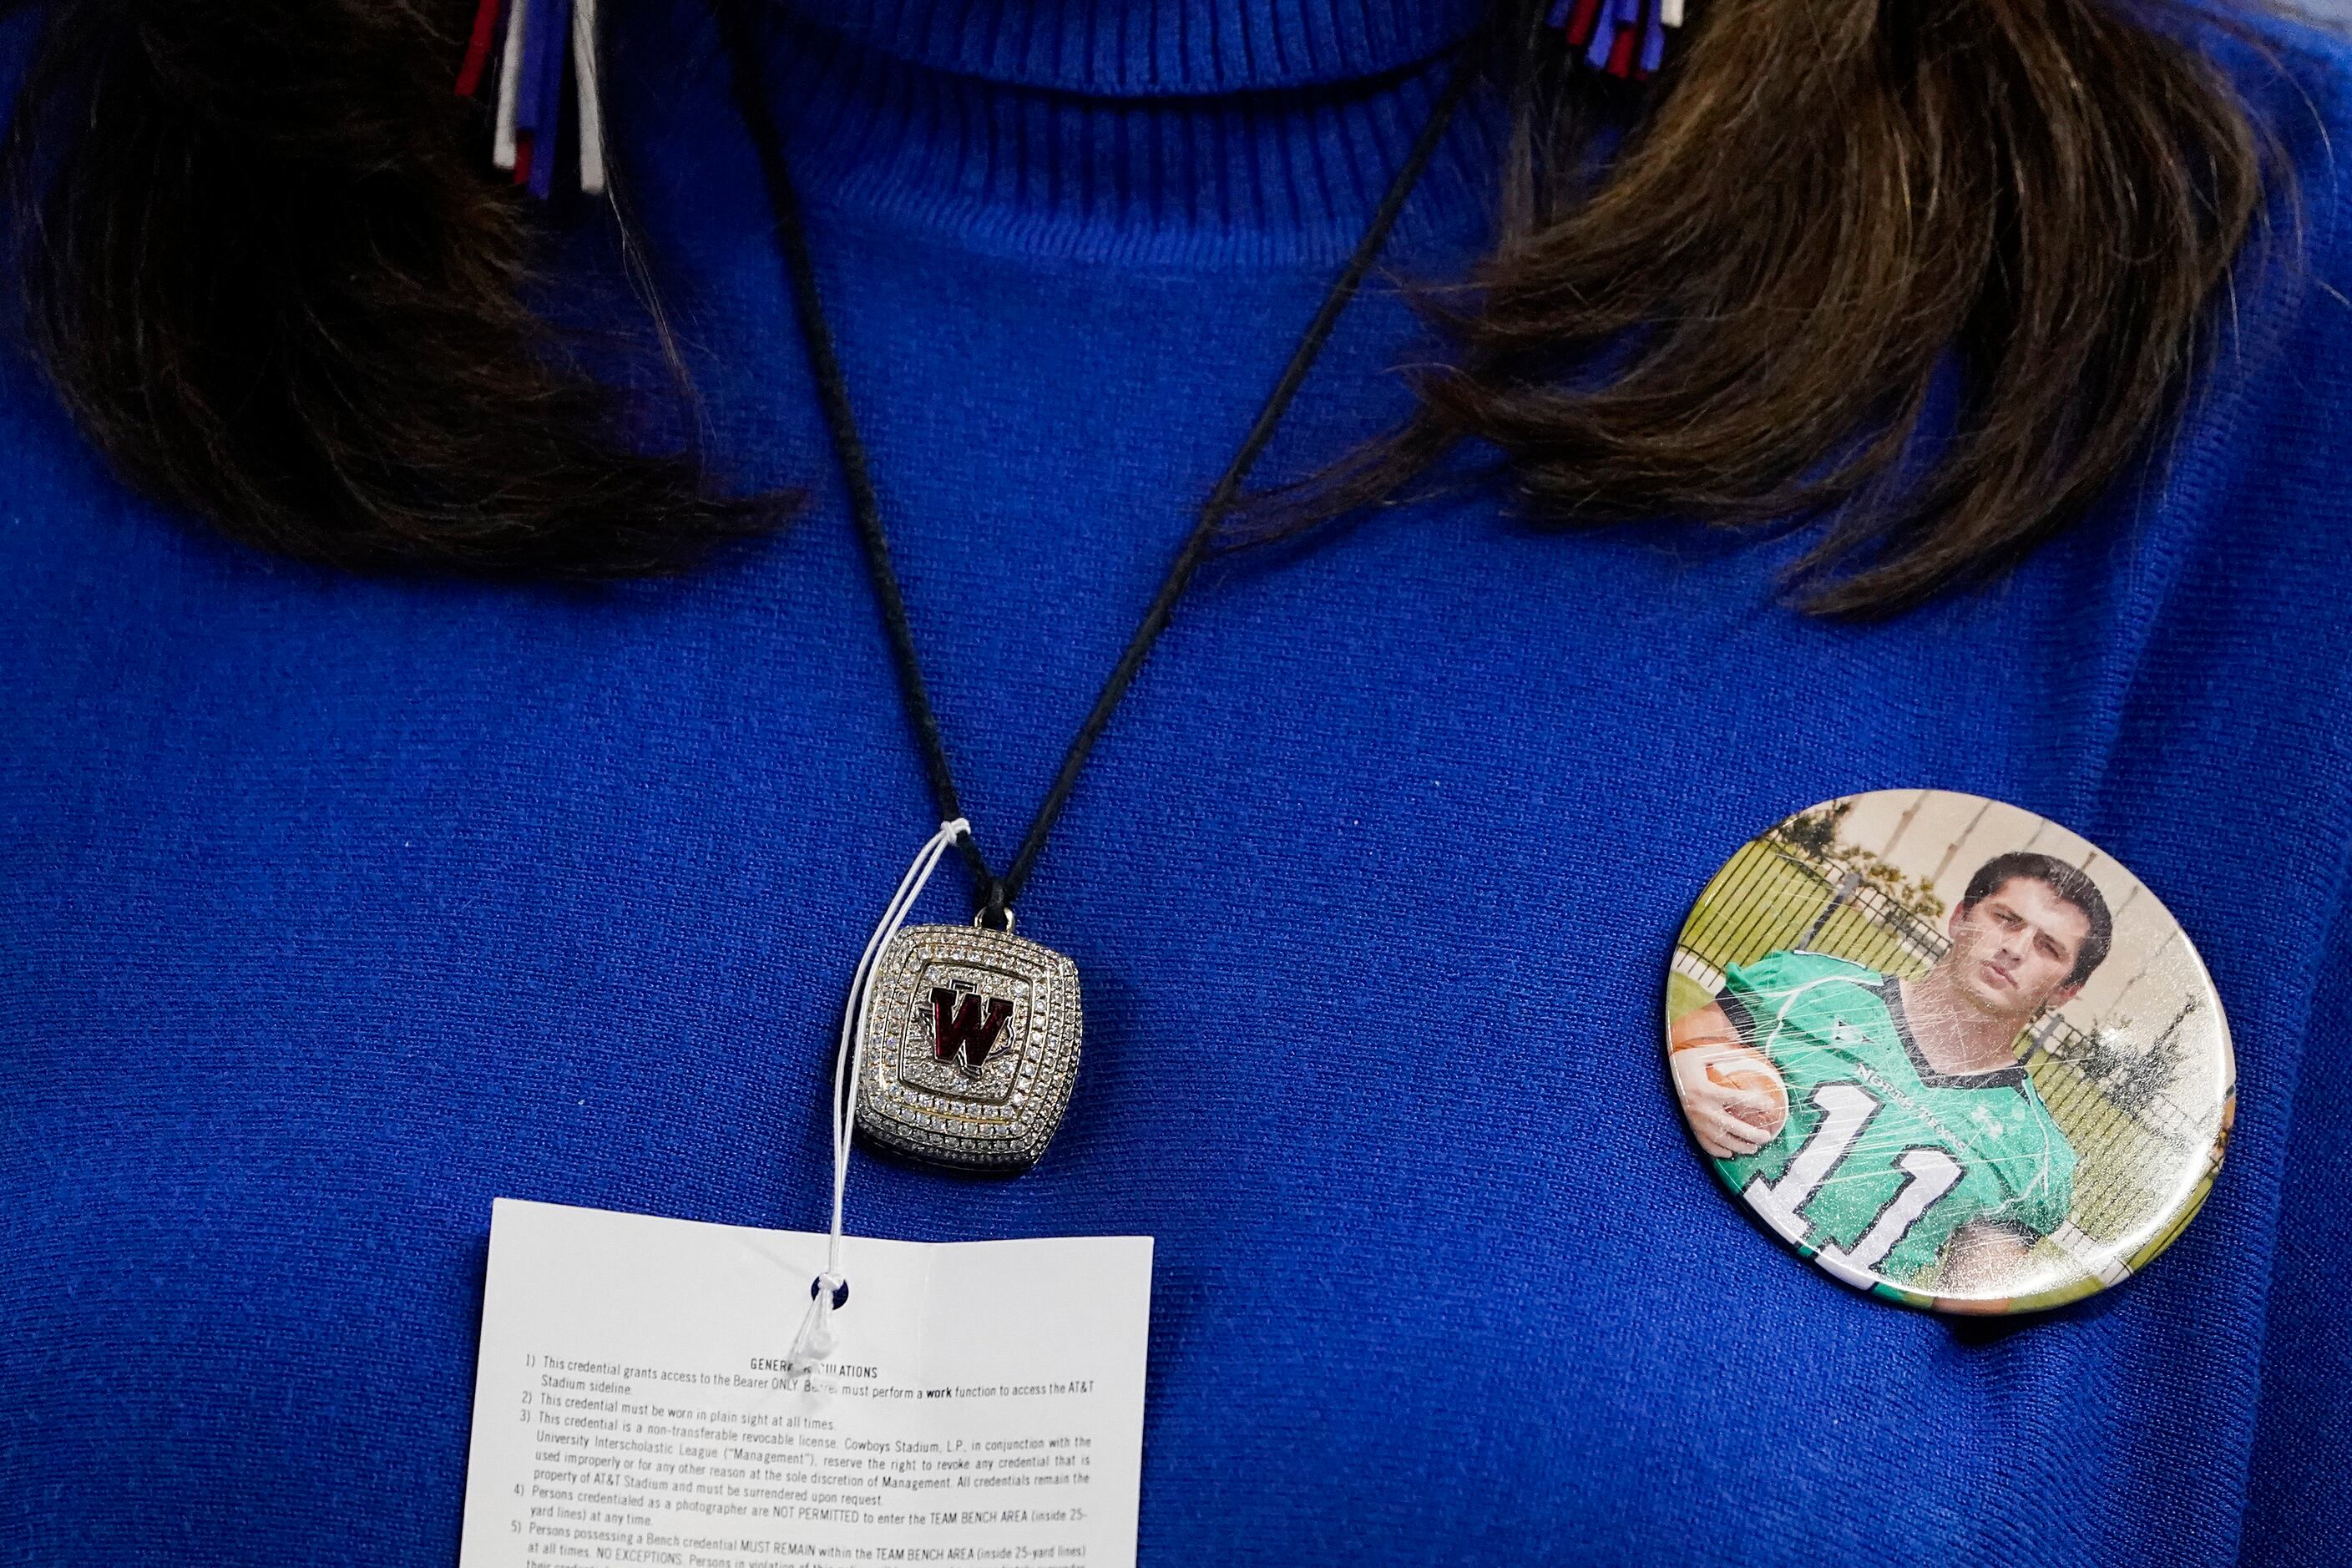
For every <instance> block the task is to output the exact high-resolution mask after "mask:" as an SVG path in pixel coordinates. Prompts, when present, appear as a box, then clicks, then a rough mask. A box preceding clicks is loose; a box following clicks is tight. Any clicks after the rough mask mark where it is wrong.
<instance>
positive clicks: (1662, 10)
mask: <svg viewBox="0 0 2352 1568" xmlns="http://www.w3.org/2000/svg"><path fill="white" fill-rule="evenodd" d="M1682 25H1683V0H1658V26H1661V27H1679V26H1682Z"/></svg>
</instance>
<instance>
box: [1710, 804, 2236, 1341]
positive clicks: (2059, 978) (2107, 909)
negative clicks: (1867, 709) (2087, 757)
mask: <svg viewBox="0 0 2352 1568" xmlns="http://www.w3.org/2000/svg"><path fill="white" fill-rule="evenodd" d="M1666 1047H1667V1048H1666V1064H1667V1071H1668V1076H1669V1079H1670V1082H1671V1084H1672V1086H1673V1089H1674V1092H1675V1098H1676V1100H1678V1101H1679V1103H1680V1104H1681V1107H1682V1110H1683V1115H1684V1118H1685V1121H1687V1123H1688V1124H1689V1128H1690V1132H1691V1137H1692V1140H1693V1142H1695V1143H1696V1145H1697V1146H1698V1149H1699V1151H1700V1152H1701V1154H1702V1156H1703V1157H1704V1158H1705V1159H1706V1161H1707V1163H1709V1164H1710V1165H1712V1166H1713V1168H1714V1170H1715V1173H1716V1174H1717V1176H1718V1177H1720V1178H1721V1180H1722V1182H1723V1184H1724V1185H1725V1186H1727V1188H1729V1189H1730V1191H1731V1192H1732V1193H1733V1194H1735V1195H1736V1196H1737V1197H1738V1199H1739V1201H1740V1202H1742V1203H1744V1204H1745V1205H1747V1206H1748V1209H1749V1210H1750V1211H1752V1213H1753V1215H1755V1217H1756V1218H1757V1219H1758V1220H1759V1222H1760V1223H1761V1225H1762V1226H1763V1228H1764V1229H1766V1230H1768V1231H1769V1232H1771V1233H1773V1234H1774V1235H1777V1236H1778V1237H1780V1238H1781V1239H1782V1240H1784V1241H1785V1242H1787V1243H1788V1244H1789V1245H1790V1247H1794V1248H1795V1249H1796V1251H1797V1252H1799V1253H1800V1254H1801V1255H1802V1256H1804V1257H1806V1258H1811V1260H1812V1261H1813V1262H1814V1263H1816V1264H1817V1265H1819V1266H1820V1267H1821V1268H1822V1269H1824V1270H1826V1271H1827V1272H1828V1273H1830V1274H1831V1275H1832V1276H1834V1277H1835V1278H1837V1279H1841V1280H1843V1281H1844V1282H1845V1283H1846V1284H1848V1285H1851V1286H1853V1287H1854V1288H1856V1289H1862V1290H1866V1291H1869V1292H1871V1293H1873V1294H1874V1295H1877V1296H1881V1297H1884V1298H1886V1299H1888V1300H1895V1301H1899V1302H1902V1303H1904V1304H1906V1305H1909V1306H1915V1307H1929V1308H1934V1309H1937V1310H1942V1311H1952V1312H2021V1311H2032V1310H2041V1309H2043V1308H2048V1307H2054V1306H2057V1305H2060V1304H2062V1303H2063V1302H2066V1301H2071V1300H2075V1299H2076V1298H2078V1297H2082V1296H2085V1295H2088V1294H2090V1293H2091V1292H2092V1291H2095V1290H2098V1289H2104V1288H2105V1287H2107V1286H2111V1285H2116V1284H2120V1283H2121V1282H2122V1281H2124V1280H2125V1279H2128V1278H2129V1277H2130V1276H2132V1275H2134V1274H2136V1273H2137V1272H2138V1271H2139V1270H2140V1269H2141V1268H2145V1267H2146V1266H2147V1263H2148V1261H2149V1260H2150V1259H2151V1258H2154V1257H2155V1256H2156V1255H2157V1254H2158V1253H2159V1252H2161V1251H2162V1250H2163V1249H2164V1247H2166V1246H2168V1244H2169V1243H2170V1242H2171V1240H2172V1239H2173V1237H2176V1236H2177V1235H2179V1232H2180V1229H2181V1227H2182V1226H2184V1225H2185V1224H2186V1223H2187V1222H2188V1220H2189V1218H2190V1216H2192V1215H2194V1214H2195V1213H2196V1212H2197V1208H2198V1205H2200V1204H2201V1203H2202V1202H2203V1201H2204V1198H2205V1194H2206V1193H2207V1191H2208V1190H2209V1189H2210V1186H2211V1185H2212V1183H2213V1179H2214V1176H2215V1174H2216V1173H2218V1172H2219V1170H2220V1169H2221V1155H2222V1151H2223V1149H2224V1147H2225V1146H2226V1144H2227V1142H2228V1140H2229V1131H2230V1121H2231V1113H2232V1110H2233V1109H2234V1106H2235V1068H2234V1066H2233V1063H2232V1058H2231V1048H2230V1028H2229V1023H2228V1020H2227V1018H2226V1017H2225V1016H2224V1015H2223V1012H2222V1008H2221V998H2220V997H2219V996H2218V995H2216V994H2215V993H2214V989H2213V984H2212V980H2211V978H2210V976H2209V975H2208V974H2207V973H2206V970H2205V965H2204V963H2203V962H2202V961H2201V960H2200V958H2199V957H2198V954H2197V950H2196V947H2195V945H2194V944H2193V943H2192V942H2190V940H2189V936H2188V933H2186V932H2185V931H2182V930H2181V928H2180V925H2179V922H2178V921H2175V920H2174V918H2173V916H2172V913H2171V911H2170V910H2168V909H2166V908H2165V906H2164V903H2163V901H2162V900H2159V899H2158V897H2157V895H2156V894H2155V892H2154V891H2153V890H2151V889H2149V888H2148V887H2147V885H2145V884H2144V883H2142V882H2141V881H2140V880H2139V879H2137V877H2135V876H2134V875H2133V874H2132V873H2131V872H2130V871H2129V870H2128V869H2126V868H2125V867H2124V866H2123V865H2121V864H2120V863H2119V862H2117V861H2116V859H2115V858H2113V857H2111V856H2109V855H2106V854H2105V853H2104V852H2102V851H2101V850H2100V849H2099V848H2098V847H2096V846H2095V845H2093V844H2091V843H2090V842H2089V841H2088V840H2086V839H2084V838H2083V837H2080V836H2079V835H2076V834H2074V833H2072V832H2070V831H2068V830H2067V829H2065V828H2064V827H2062V826H2059V825H2058V824H2056V823H2054V822H2052V821H2050V820H2048V819H2047V818H2044V817H2041V816H2035V815H2034V814H2032V812H2028V811H2024V810H2022V809H2021V808H2019V807H2016V806H2013V805H2003V804H2001V803H2000V802H1998V801H1990V800H1986V799H1983V798H1981V797H1979V796H1977V795H1960V794H1957V793H1954V792H1951V791H1946V790H1918V789H1913V790H1880V791H1874V792H1872V793H1869V794H1865V795H1849V796H1845V797H1843V798H1841V799H1838V800H1832V801H1826V802H1823V803H1822V804H1821V805H1816V806H1812V807H1811V808H1809V809H1807V810H1805V811H1801V812H1798V813H1797V814H1795V815H1794V816H1790V817H1788V818H1786V819H1785V820H1783V821H1781V822H1780V823H1777V824H1775V825H1774V826H1771V827H1769V828H1768V829H1766V830H1765V831H1764V832H1763V833H1761V834H1759V835H1758V836H1757V837H1754V838H1752V839H1750V840H1749V841H1748V842H1747V843H1746V844H1744V845H1741V846H1739V847H1738V849H1737V850H1736V851H1735V852H1734V853H1733V854H1732V856H1731V858H1730V859H1729V860H1728V861H1727V862H1726V864H1725V865H1724V867H1723V868H1722V869H1721V870H1720V871H1718V872H1717V874H1716V875H1715V877H1714V879H1712V880H1711V881H1709V882H1708V883H1707V885H1706V889H1705V890H1704V891H1703V892H1701V893H1700V895H1699V898H1698V901H1697V903H1696V905H1695V906H1694V907H1693V909H1692V910H1691V914H1690V918H1689V919H1688V921H1685V923H1684V926H1683V929H1682V932H1681V934H1680V936H1679V937H1678V938H1677V940H1676V942H1675V951H1674V956H1673V959H1672V961H1671V963H1670V964H1669V968H1668V973H1667V977H1666Z"/></svg>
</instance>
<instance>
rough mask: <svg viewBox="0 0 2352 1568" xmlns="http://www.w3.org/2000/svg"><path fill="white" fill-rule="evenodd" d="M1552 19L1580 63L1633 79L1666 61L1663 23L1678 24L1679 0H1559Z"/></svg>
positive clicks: (1677, 25)
mask: <svg viewBox="0 0 2352 1568" xmlns="http://www.w3.org/2000/svg"><path fill="white" fill-rule="evenodd" d="M1551 25H1552V26H1555V27H1558V28H1559V29H1560V30H1561V31H1562V32H1563V33H1565V34H1566V35H1567V37H1568V47H1570V48H1571V49H1579V50H1581V51H1583V54H1584V62H1585V64H1587V65H1589V66H1591V68H1593V69H1595V70H1599V71H1606V72H1608V73H1609V74H1610V75H1611V76H1613V77H1618V78H1621V79H1624V80H1628V81H1635V80H1639V79H1642V78H1643V77H1646V76H1648V75H1649V74H1650V73H1651V72H1653V71H1654V70H1656V69H1657V68H1658V67H1659V66H1661V65H1663V64H1664V63H1665V58H1666V29H1667V28H1669V27H1679V26H1682V25H1683V0H1559V3H1558V4H1557V5H1554V6H1553V7H1552V11H1551Z"/></svg>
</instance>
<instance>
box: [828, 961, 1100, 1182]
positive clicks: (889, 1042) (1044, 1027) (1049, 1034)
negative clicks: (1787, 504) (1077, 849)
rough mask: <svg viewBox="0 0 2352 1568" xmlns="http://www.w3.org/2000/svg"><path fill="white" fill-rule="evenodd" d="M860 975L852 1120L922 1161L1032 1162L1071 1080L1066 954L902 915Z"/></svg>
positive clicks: (1074, 1010) (979, 1165) (1073, 1043)
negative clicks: (862, 1007) (859, 1061)
mask: <svg viewBox="0 0 2352 1568" xmlns="http://www.w3.org/2000/svg"><path fill="white" fill-rule="evenodd" d="M872 984H873V991H872V999H871V1000H870V1001H869V1003H868V1004H867V1006H866V1028H865V1038H864V1040H863V1041H862V1042H861V1043H862V1045H863V1047H864V1054H865V1062H866V1065H865V1069H864V1080H863V1081H862V1082H861V1083H860V1084H859V1085H858V1091H857V1130H858V1131H860V1132H862V1133H864V1134H865V1135H866V1137H867V1138H870V1139H872V1140H873V1141H874V1142H877V1143H879V1144H882V1145H884V1146H885V1147H887V1148H890V1149H895V1150H897V1151H898V1152H900V1153H902V1154H911V1155H913V1156H914V1157H915V1158H916V1159H919V1160H928V1161H929V1162H930V1163H933V1164H939V1165H952V1166H956V1167H958V1168H960V1169H962V1170H967V1171H1025V1170H1027V1169H1028V1168H1029V1167H1030V1166H1032V1165H1034V1164H1035V1163H1037V1161H1038V1159H1039V1157H1040V1156H1042V1155H1043V1154H1044V1153H1045V1145H1046V1144H1048V1143H1050V1142H1053V1140H1054V1132H1055V1129H1057V1128H1059V1127H1060V1126H1061V1124H1062V1112H1063V1111H1064V1110H1067V1109H1068V1108H1069V1103H1070V1089H1071V1086H1072V1085H1074V1084H1075V1083H1076V1081H1077V1076H1078V1042H1079V1038H1080V1036H1081V1033H1082V1025H1081V1020H1080V1017H1079V1013H1078V966H1077V965H1076V964H1075V963H1071V962H1070V961H1069V960H1068V959H1066V958H1065V957H1063V956H1062V955H1061V954H1060V953H1058V952H1055V951H1054V950H1053V949H1052V948H1050V947H1044V946H1041V945H1039V944H1038V943H1036V942H1031V941H1029V940H1028V939H1027V938H1026V937H1020V936H1015V935H1013V933H1012V932H1011V931H990V930H988V929H987V928H985V927H982V926H944V925H933V926H907V927H905V928H904V929H902V930H901V931H899V932H898V935H896V936H894V937H892V938H891V939H890V942H889V944H888V945H887V947H885V948H884V949H883V950H882V954H881V956H880V957H879V958H878V959H877V960H876V962H875V965H874V974H873V982H872Z"/></svg>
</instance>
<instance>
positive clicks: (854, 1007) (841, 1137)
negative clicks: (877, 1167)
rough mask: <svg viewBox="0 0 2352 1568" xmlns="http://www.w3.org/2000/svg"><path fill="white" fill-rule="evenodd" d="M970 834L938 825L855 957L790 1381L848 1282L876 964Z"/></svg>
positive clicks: (819, 1340) (961, 824)
mask: <svg viewBox="0 0 2352 1568" xmlns="http://www.w3.org/2000/svg"><path fill="white" fill-rule="evenodd" d="M969 832H971V823H969V822H967V821H965V820H964V819H963V818H962V817H961V816H959V817H957V818H956V819H955V820H954V821H953V822H942V823H940V830H939V831H938V832H937V833H934V834H932V835H931V836H930V837H929V838H928V839H926V840H925V841H924V844H923V847H922V848H920V849H919V850H917V851H916V852H915V859H914V863H913V864H912V865H909V866H908V868H907V874H906V875H905V876H903V877H901V878H899V879H898V891H897V892H895V893H893V894H891V895H890V902H889V904H888V905H887V907H886V908H885V909H884V910H883V911H882V919H881V921H879V923H877V925H876V926H875V928H874V934H873V935H872V936H870V937H868V938H866V951H865V952H863V953H862V954H860V955H859V956H858V960H857V971H856V973H855V974H853V975H851V976H850V981H849V1000H848V1002H847V1004H846V1005H844V1006H843V1008H842V1010H841V1047H840V1048H839V1049H838V1050H836V1051H835V1053H834V1058H833V1107H834V1118H833V1233H832V1237H831V1239H830V1241H829V1242H828V1243H827V1245H826V1247H825V1254H824V1273H823V1274H821V1275H819V1276H818V1277H817V1280H816V1291H815V1295H814V1297H813V1298H812V1299H811V1300H810V1301H809V1306H808V1311H807V1313H806V1315H804V1316H803V1318H802V1319H801V1329H800V1332H799V1333H798V1334H797V1335H796V1336H794V1338H793V1348H792V1352H791V1353H790V1355H789V1356H788V1357H787V1358H786V1360H787V1362H788V1363H789V1364H788V1365H787V1366H786V1367H785V1375H786V1376H788V1377H798V1376H800V1375H802V1374H803V1373H806V1372H808V1371H810V1370H811V1369H813V1368H814V1366H815V1365H816V1363H819V1362H821V1361H823V1360H824V1359H825V1358H826V1357H827V1356H829V1355H831V1354H832V1353H833V1299H834V1297H835V1295H837V1294H839V1293H840V1292H841V1290H842V1288H843V1287H845V1286H846V1285H847V1284H848V1283H849V1281H848V1280H847V1279H845V1277H844V1276H843V1274H842V1272H841V1207H842V1198H843V1195H844V1194H845V1193H846V1192H847V1191H848V1189H849V1143H850V1138H851V1135H852V1134H854V1133H855V1132H856V1131H857V1086H858V1084H859V1082H860V1081H861V1080H862V1079H864V1077H865V1071H866V1005H867V1004H868V1002H869V1001H870V1000H871V998H872V992H873V989H874V961H875V960H876V959H877V958H879V957H880V956H881V955H882V950H883V949H884V948H886V947H887V946H889V945H890V939H891V938H892V937H894V936H897V935H898V928H899V927H900V926H902V925H905V924H906V923H907V914H908V910H912V909H913V908H914V906H915V900H917V899H919V898H921V897H922V896H923V887H924V884H926V883H928V882H929V880H930V879H931V873H932V872H933V871H935V870H937V869H938V868H939V864H940V857H941V856H943V855H945V854H946V853H947V852H948V850H949V849H950V847H952V846H953V845H954V843H955V841H956V840H957V839H959V838H961V837H963V836H964V835H965V834H967V833H969Z"/></svg>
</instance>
